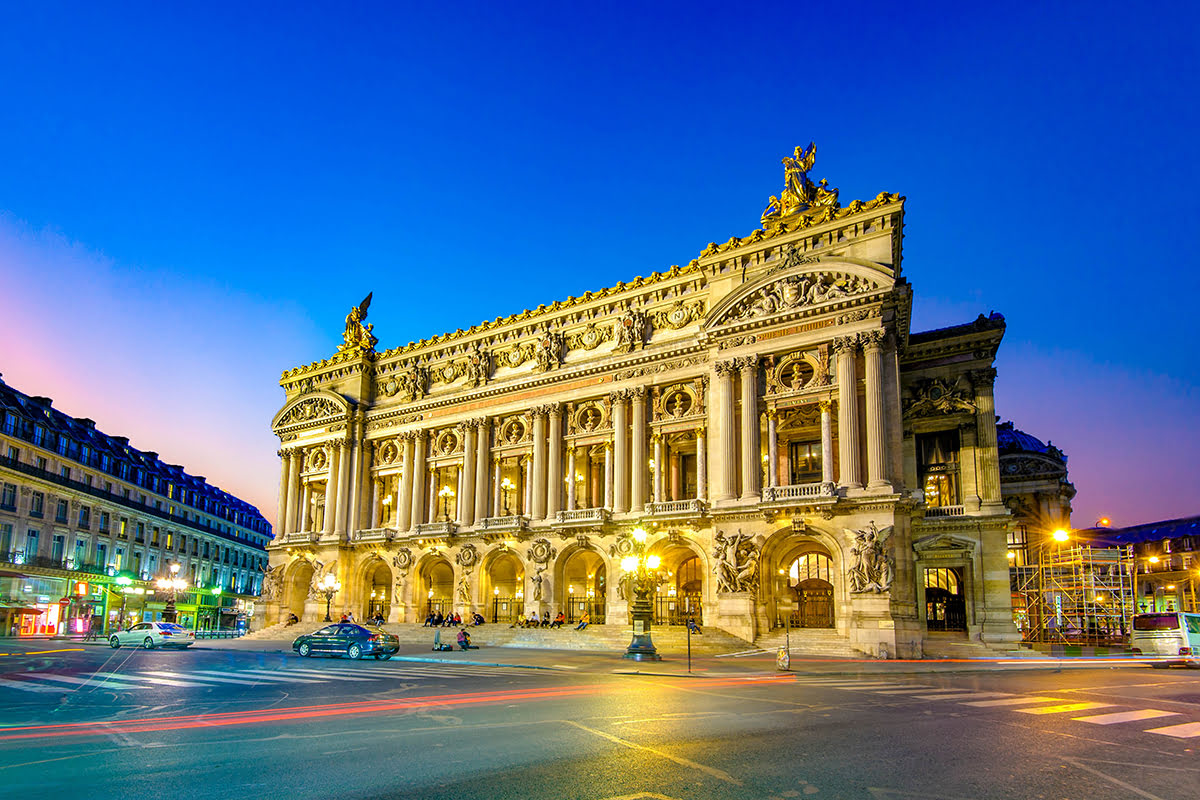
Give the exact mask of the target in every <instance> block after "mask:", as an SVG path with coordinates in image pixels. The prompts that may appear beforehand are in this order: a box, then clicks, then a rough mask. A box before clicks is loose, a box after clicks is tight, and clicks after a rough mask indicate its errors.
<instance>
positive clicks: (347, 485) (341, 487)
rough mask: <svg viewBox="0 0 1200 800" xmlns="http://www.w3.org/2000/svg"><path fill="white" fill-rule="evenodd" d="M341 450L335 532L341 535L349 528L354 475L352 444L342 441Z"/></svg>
mask: <svg viewBox="0 0 1200 800" xmlns="http://www.w3.org/2000/svg"><path fill="white" fill-rule="evenodd" d="M339 449H340V450H341V451H342V457H341V463H340V464H338V507H337V519H336V523H337V533H338V535H339V536H340V535H343V534H345V533H347V532H348V531H349V530H350V525H351V521H350V519H349V516H350V489H351V483H352V481H353V477H354V471H353V470H352V469H351V466H352V462H353V460H354V459H353V455H354V453H353V445H351V443H350V441H349V440H347V441H344V442H342V444H341V447H340V448H339Z"/></svg>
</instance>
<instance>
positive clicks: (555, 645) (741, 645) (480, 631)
mask: <svg viewBox="0 0 1200 800" xmlns="http://www.w3.org/2000/svg"><path fill="white" fill-rule="evenodd" d="M383 627H384V630H386V631H387V632H388V633H393V634H395V635H396V636H397V637H398V638H399V639H400V641H401V643H403V644H430V645H432V643H433V636H434V633H435V631H436V630H438V629H434V628H426V627H425V626H423V625H420V624H418V623H415V622H413V623H402V624H394V623H389V624H387V625H384V626H383ZM440 630H441V631H442V641H443V642H447V643H450V644H453V643H454V639H455V636H457V634H458V629H457V628H441V629H440ZM467 630H468V631H469V632H470V634H471V642H472V644H477V645H481V646H487V647H529V648H534V649H544V650H595V651H602V652H611V651H614V650H624V649H625V648H626V647H627V646H628V645H629V641H630V639H631V637H632V632H631V628H630V626H629V625H595V624H593V625H589V626H587V627H586V628H584V629H583V630H581V631H577V630H575V628H574V626H567V625H564V626H563V627H561V628H557V629H555V628H510V627H509V626H508V625H506V624H504V623H502V622H501V623H491V622H489V623H486V624H484V625H479V626H477V627H468V628H467ZM651 637H652V638H653V640H654V646H655V647H656V648H657V649H658V651H659V652H660V653H663V654H664V655H666V654H670V655H672V656H678V655H682V654H686V653H687V647H688V643H687V638H688V637H687V629H686V628H684V627H682V626H679V627H675V626H672V627H666V626H663V627H654V628H652V629H651ZM750 647H751V644H750V643H749V642H747V641H745V640H744V639H739V638H737V637H736V636H732V635H730V634H728V633H725V632H724V631H721V630H717V629H716V628H707V629H705V630H704V633H703V634H697V635H693V636H692V652H693V653H696V654H706V653H707V654H715V653H733V652H738V651H741V650H746V649H748V648H750Z"/></svg>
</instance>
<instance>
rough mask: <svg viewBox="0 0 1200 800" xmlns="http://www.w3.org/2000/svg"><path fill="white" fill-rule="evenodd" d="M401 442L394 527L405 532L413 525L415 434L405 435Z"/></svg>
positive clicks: (415, 464)
mask: <svg viewBox="0 0 1200 800" xmlns="http://www.w3.org/2000/svg"><path fill="white" fill-rule="evenodd" d="M402 441H403V442H404V465H403V467H402V468H401V472H400V481H399V486H397V491H396V498H395V500H394V501H393V502H395V504H396V527H397V528H398V529H399V530H402V531H407V530H410V529H411V528H412V524H413V523H412V520H413V505H412V503H413V472H414V470H415V469H416V466H417V461H416V459H417V448H416V444H417V437H416V434H414V433H412V432H408V433H405V434H404V435H403V437H402Z"/></svg>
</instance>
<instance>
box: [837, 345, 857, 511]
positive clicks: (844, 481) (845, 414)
mask: <svg viewBox="0 0 1200 800" xmlns="http://www.w3.org/2000/svg"><path fill="white" fill-rule="evenodd" d="M833 350H834V352H835V353H837V376H838V458H839V460H840V461H841V468H842V474H841V478H840V480H839V481H838V484H839V485H840V486H842V487H843V488H846V489H861V488H862V483H860V482H859V477H858V476H859V469H858V396H857V392H858V388H857V386H858V379H857V378H856V377H855V374H854V356H855V352H856V351H857V350H858V337H856V336H843V337H841V338H839V339H834V340H833Z"/></svg>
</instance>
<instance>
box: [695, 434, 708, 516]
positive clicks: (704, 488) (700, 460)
mask: <svg viewBox="0 0 1200 800" xmlns="http://www.w3.org/2000/svg"><path fill="white" fill-rule="evenodd" d="M696 499H697V500H707V499H708V437H707V436H706V435H705V431H704V428H698V429H697V430H696Z"/></svg>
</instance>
